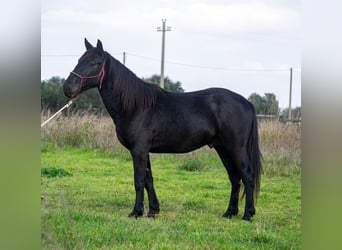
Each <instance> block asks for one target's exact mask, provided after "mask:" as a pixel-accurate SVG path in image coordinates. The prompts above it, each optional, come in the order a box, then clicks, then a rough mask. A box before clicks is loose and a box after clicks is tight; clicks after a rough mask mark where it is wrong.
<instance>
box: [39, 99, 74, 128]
mask: <svg viewBox="0 0 342 250" xmlns="http://www.w3.org/2000/svg"><path fill="white" fill-rule="evenodd" d="M71 104H72V101H69V102H68V103H67V104H65V105H64V106H63V107H62V108H61V109H60V110H58V111H57V112H56V113H55V114H54V115H53V116H51V117H50V118H49V119H47V120H46V121H45V122H43V123H42V124H40V127H43V126H44V125H45V124H47V123H48V122H49V121H51V120H52V119H53V118H55V117H56V116H57V115H58V114H59V113H60V112H62V111H63V110H64V109H66V108H69V107H70V105H71Z"/></svg>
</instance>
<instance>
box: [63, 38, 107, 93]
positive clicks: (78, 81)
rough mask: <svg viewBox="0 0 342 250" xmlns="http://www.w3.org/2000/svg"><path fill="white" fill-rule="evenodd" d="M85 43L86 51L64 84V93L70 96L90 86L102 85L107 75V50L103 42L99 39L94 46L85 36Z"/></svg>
mask: <svg viewBox="0 0 342 250" xmlns="http://www.w3.org/2000/svg"><path fill="white" fill-rule="evenodd" d="M84 44H85V47H86V49H87V50H86V52H85V53H84V54H83V55H82V56H81V58H80V59H79V60H78V63H77V65H76V67H75V68H74V70H73V71H72V72H70V75H69V76H68V78H67V79H66V81H65V83H64V85H63V89H64V94H65V95H66V96H67V97H69V98H75V97H77V96H78V95H79V94H80V93H82V92H84V91H86V90H88V89H90V88H94V87H99V89H101V87H102V81H103V78H104V75H105V71H104V67H105V52H104V50H103V48H102V43H101V41H100V40H97V46H96V47H93V45H91V44H90V43H89V42H88V41H87V39H86V38H85V39H84Z"/></svg>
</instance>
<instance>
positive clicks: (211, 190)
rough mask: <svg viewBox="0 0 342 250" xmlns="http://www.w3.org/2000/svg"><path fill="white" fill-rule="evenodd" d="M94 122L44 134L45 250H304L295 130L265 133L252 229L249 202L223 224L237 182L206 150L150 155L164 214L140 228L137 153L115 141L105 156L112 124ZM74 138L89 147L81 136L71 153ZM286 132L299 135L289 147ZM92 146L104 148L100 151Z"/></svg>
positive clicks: (267, 129)
mask: <svg viewBox="0 0 342 250" xmlns="http://www.w3.org/2000/svg"><path fill="white" fill-rule="evenodd" d="M97 122H99V121H98V120H96V121H95V120H91V119H90V120H89V118H87V119H85V120H83V121H78V125H75V126H76V127H77V126H79V129H75V130H72V129H71V128H69V133H68V132H66V131H64V130H63V129H65V128H64V126H74V125H72V124H71V123H65V122H64V121H63V120H59V121H56V122H55V124H54V125H53V124H52V125H49V126H50V127H49V128H46V130H42V150H41V168H42V172H41V173H42V177H41V192H42V205H41V232H42V233H41V241H42V248H43V249H300V248H301V183H300V180H301V167H300V164H301V163H300V131H299V134H298V129H296V128H284V127H283V125H281V126H280V127H278V128H275V127H276V126H278V125H270V124H264V125H262V124H261V126H260V130H259V131H260V132H259V133H260V139H261V142H260V144H261V148H262V150H263V152H264V161H263V164H264V174H263V175H262V180H261V192H260V195H259V199H258V201H257V204H256V210H257V213H256V215H255V216H254V217H253V221H252V223H249V222H245V221H242V220H241V217H242V214H243V208H244V200H243V201H242V202H240V210H239V214H238V216H236V217H234V218H233V219H231V220H228V219H225V218H222V217H221V215H222V214H223V213H224V212H225V210H226V208H227V203H228V198H229V194H230V183H229V181H228V177H227V174H226V171H225V169H224V167H223V166H222V164H221V162H220V161H219V159H218V157H217V156H216V154H215V152H214V151H213V150H211V149H209V148H202V149H200V150H198V151H195V152H194V153H190V154H185V155H165V154H162V155H156V154H153V155H152V156H151V161H152V168H153V171H154V179H155V188H156V192H157V195H158V198H159V201H160V206H161V207H160V208H161V212H160V214H159V215H158V216H157V217H156V218H155V219H147V218H138V219H137V220H136V219H132V218H128V217H127V215H128V213H130V212H131V210H132V208H133V205H134V199H135V192H134V184H133V167H132V161H131V159H130V154H129V153H128V152H127V151H125V150H124V149H123V148H122V147H120V146H119V145H117V143H116V142H115V140H114V138H113V140H112V141H111V142H110V143H113V141H114V143H113V144H112V145H111V147H112V148H111V149H110V148H106V146H105V143H104V142H103V141H105V139H106V136H103V135H102V132H99V131H103V128H105V126H107V125H106V124H107V123H104V122H103V121H102V122H101V123H99V124H97ZM61 124H68V125H64V126H62V125H61ZM54 126H56V128H54ZM108 126H109V125H108ZM99 127H100V129H99V130H97V129H98V128H99ZM101 128H102V129H101ZM54 129H59V130H60V133H57V132H56V131H54ZM272 129H273V130H274V131H273V130H272ZM280 129H282V131H279V130H280ZM291 129H292V130H291ZM65 130H68V129H65ZM71 131H76V132H77V133H85V134H87V135H88V137H87V138H88V139H85V137H83V138H82V140H83V141H82V142H78V143H79V144H78V145H72V143H70V141H74V142H75V141H77V140H80V139H79V138H78V139H77V136H76V135H72V134H71ZM94 131H95V132H94ZM96 131H97V132H96ZM106 131H107V130H106ZM272 131H273V132H272ZM289 131H290V132H289ZM296 131H297V132H296ZM55 132H56V133H55ZM76 132H75V133H76ZM285 132H286V133H291V134H292V136H291V138H290V139H286V138H289V137H284V138H283V136H284V133H285ZM54 133H55V134H54ZM63 133H64V135H63ZM100 133H101V134H100ZM111 133H112V132H111ZM57 134H58V135H59V136H61V137H63V138H59V136H57ZM94 135H95V136H94ZM96 135H98V136H96ZM112 136H113V135H112ZM73 137H75V138H76V139H75V138H73ZM95 137H96V138H102V139H101V141H102V142H94V141H93V140H94V138H95ZM65 138H68V139H65ZM70 138H73V139H72V140H71V139H70ZM89 138H90V139H89ZM91 138H93V139H91ZM272 138H273V139H272ZM68 140H69V142H68ZM107 140H108V139H107ZM282 140H284V141H282ZM287 140H292V141H287ZM108 142H109V140H108ZM278 144H279V145H278ZM272 145H273V146H272ZM277 147H279V148H278V149H277ZM298 150H299V152H298ZM146 204H148V203H147V196H146V195H145V205H146ZM147 206H148V205H147Z"/></svg>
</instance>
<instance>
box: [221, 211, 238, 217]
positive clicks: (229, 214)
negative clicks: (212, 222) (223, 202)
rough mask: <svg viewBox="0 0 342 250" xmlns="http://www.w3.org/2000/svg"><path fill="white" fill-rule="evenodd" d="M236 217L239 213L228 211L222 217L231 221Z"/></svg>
mask: <svg viewBox="0 0 342 250" xmlns="http://www.w3.org/2000/svg"><path fill="white" fill-rule="evenodd" d="M234 215H237V212H231V211H227V212H225V213H224V214H223V215H222V217H224V218H228V219H231V218H232V217H233V216H234Z"/></svg>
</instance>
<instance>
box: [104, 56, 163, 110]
mask: <svg viewBox="0 0 342 250" xmlns="http://www.w3.org/2000/svg"><path fill="white" fill-rule="evenodd" d="M110 60H111V62H110V64H111V66H110V69H109V70H110V74H111V75H112V76H113V78H114V83H113V91H114V94H115V95H116V97H117V98H119V99H120V103H121V105H122V109H123V111H125V112H128V113H130V112H132V111H133V110H134V109H142V110H144V109H146V108H148V107H151V106H154V104H155V102H156V99H157V96H158V94H159V93H162V92H163V91H162V89H161V88H160V87H159V86H158V85H156V84H152V83H147V82H144V81H143V80H141V79H140V78H139V77H137V76H136V75H135V74H134V73H133V72H132V71H130V70H129V69H128V68H126V67H125V66H124V65H123V64H121V63H120V62H119V61H118V60H116V59H115V58H113V57H112V56H110Z"/></svg>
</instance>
